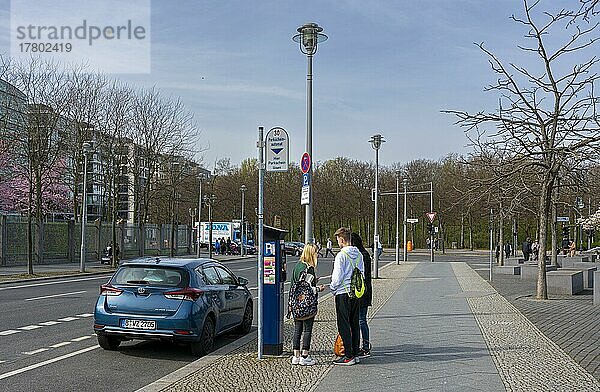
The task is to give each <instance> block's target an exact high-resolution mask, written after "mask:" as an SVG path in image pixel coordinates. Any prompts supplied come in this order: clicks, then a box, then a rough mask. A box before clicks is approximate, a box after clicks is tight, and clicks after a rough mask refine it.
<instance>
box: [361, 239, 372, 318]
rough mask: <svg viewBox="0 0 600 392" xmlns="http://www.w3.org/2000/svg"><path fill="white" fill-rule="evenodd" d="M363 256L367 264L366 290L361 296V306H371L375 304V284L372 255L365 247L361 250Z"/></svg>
mask: <svg viewBox="0 0 600 392" xmlns="http://www.w3.org/2000/svg"><path fill="white" fill-rule="evenodd" d="M360 253H361V254H362V256H363V262H364V264H365V286H366V290H365V293H364V294H363V296H362V297H361V298H360V306H363V307H364V306H371V305H373V286H372V285H371V255H370V254H369V252H368V251H367V250H366V249H364V250H362V251H361V252H360Z"/></svg>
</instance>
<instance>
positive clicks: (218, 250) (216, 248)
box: [215, 238, 221, 254]
mask: <svg viewBox="0 0 600 392" xmlns="http://www.w3.org/2000/svg"><path fill="white" fill-rule="evenodd" d="M220 252H221V243H220V242H219V239H218V238H217V239H216V240H215V253H216V254H219V253H220Z"/></svg>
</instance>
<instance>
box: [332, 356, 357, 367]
mask: <svg viewBox="0 0 600 392" xmlns="http://www.w3.org/2000/svg"><path fill="white" fill-rule="evenodd" d="M355 363H356V358H354V357H352V358H348V357H341V358H340V359H336V360H335V361H333V364H334V365H345V366H350V365H354V364H355Z"/></svg>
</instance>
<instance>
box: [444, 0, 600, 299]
mask: <svg viewBox="0 0 600 392" xmlns="http://www.w3.org/2000/svg"><path fill="white" fill-rule="evenodd" d="M523 6H524V7H523V14H522V15H521V16H515V15H513V16H512V17H511V19H512V20H513V21H514V22H516V23H517V24H519V25H521V26H523V27H524V28H525V29H526V33H525V38H526V39H527V40H528V41H529V42H530V45H529V46H522V45H520V46H519V48H520V49H521V50H522V51H523V52H524V53H525V54H527V55H532V56H533V57H534V59H536V61H537V64H538V67H537V68H536V67H535V66H520V65H518V64H516V63H514V62H505V61H503V60H501V59H500V58H499V57H497V56H496V55H495V54H494V53H492V52H491V51H490V50H488V49H487V48H486V47H485V46H484V45H483V44H478V45H477V46H478V47H479V48H480V49H481V50H482V51H483V53H485V54H486V55H487V57H488V59H489V62H490V65H491V67H492V70H493V71H494V72H495V74H496V75H497V76H498V80H497V82H496V83H494V84H492V85H490V86H488V87H487V88H486V90H487V91H491V92H497V93H498V94H499V95H500V104H499V107H498V109H497V110H496V111H494V112H486V111H481V112H479V113H470V112H465V111H456V110H449V111H446V112H447V113H452V114H454V115H456V116H457V117H458V122H457V123H458V124H459V125H460V126H462V127H464V128H466V132H467V134H468V136H469V138H470V140H471V141H472V143H473V146H474V148H475V149H476V150H479V151H490V150H501V151H507V152H511V153H512V155H513V156H512V161H513V162H512V163H513V165H515V167H517V168H532V169H534V170H535V172H536V173H537V175H538V178H539V182H540V187H539V190H538V192H539V193H538V196H539V197H538V208H537V210H538V211H537V213H538V223H539V240H540V245H541V246H540V250H539V254H538V260H539V267H540V269H539V274H538V284H537V298H538V299H547V297H548V295H547V288H546V269H545V254H546V236H547V220H548V218H549V213H550V205H551V200H552V197H551V196H552V192H553V189H554V187H555V184H556V179H557V176H558V173H559V172H560V170H561V168H562V167H563V164H564V162H565V161H566V160H567V159H569V158H577V159H578V161H579V162H583V161H585V160H586V159H587V157H589V156H591V154H593V153H595V152H596V151H597V148H598V146H599V142H600V127H599V123H598V115H597V106H598V102H599V100H598V97H597V96H596V95H595V91H594V83H595V81H596V80H597V79H598V75H597V74H596V73H595V67H596V65H597V63H598V58H597V57H596V56H595V55H594V54H589V51H590V50H592V49H593V48H594V47H595V44H596V42H597V40H598V38H597V37H596V36H595V35H594V34H595V33H596V28H597V25H598V24H597V23H590V22H588V21H586V20H584V19H583V18H582V17H577V12H578V10H574V11H573V10H564V9H562V10H558V11H544V10H541V9H540V7H541V6H540V2H539V1H534V2H530V1H528V0H524V1H523ZM587 15H588V16H590V17H592V16H593V15H592V14H591V13H588V14H587ZM554 33H556V34H557V35H558V38H557V37H554ZM566 34H567V35H566ZM565 35H566V36H565ZM551 37H552V38H551ZM557 39H560V40H561V42H560V43H558V44H557ZM586 54H589V56H590V57H589V60H583V61H580V59H581V57H582V56H585V55H586ZM569 63H571V64H573V66H572V67H570V68H565V67H564V64H569ZM487 127H493V128H494V129H493V130H491V129H488V128H487ZM484 128H485V129H484Z"/></svg>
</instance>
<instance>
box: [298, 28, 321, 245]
mask: <svg viewBox="0 0 600 392" xmlns="http://www.w3.org/2000/svg"><path fill="white" fill-rule="evenodd" d="M297 31H298V34H296V35H294V36H293V37H292V40H293V41H294V42H297V43H298V44H299V46H300V51H301V52H302V53H304V54H305V55H306V57H307V60H308V65H307V67H308V70H307V73H306V152H307V153H308V155H309V156H310V158H311V159H312V79H313V74H312V59H313V56H314V54H315V53H316V52H317V46H318V44H319V43H321V42H324V41H326V40H327V38H328V37H327V36H326V35H325V34H323V28H322V27H321V26H319V25H318V24H316V23H306V24H305V25H303V26H300V27H298V29H297ZM307 175H308V182H309V184H310V185H309V188H308V192H309V193H308V203H307V204H306V209H305V214H304V219H305V225H304V242H305V243H307V244H308V243H312V242H313V206H312V202H313V200H312V198H313V193H312V170H309V172H308V174H307Z"/></svg>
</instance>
